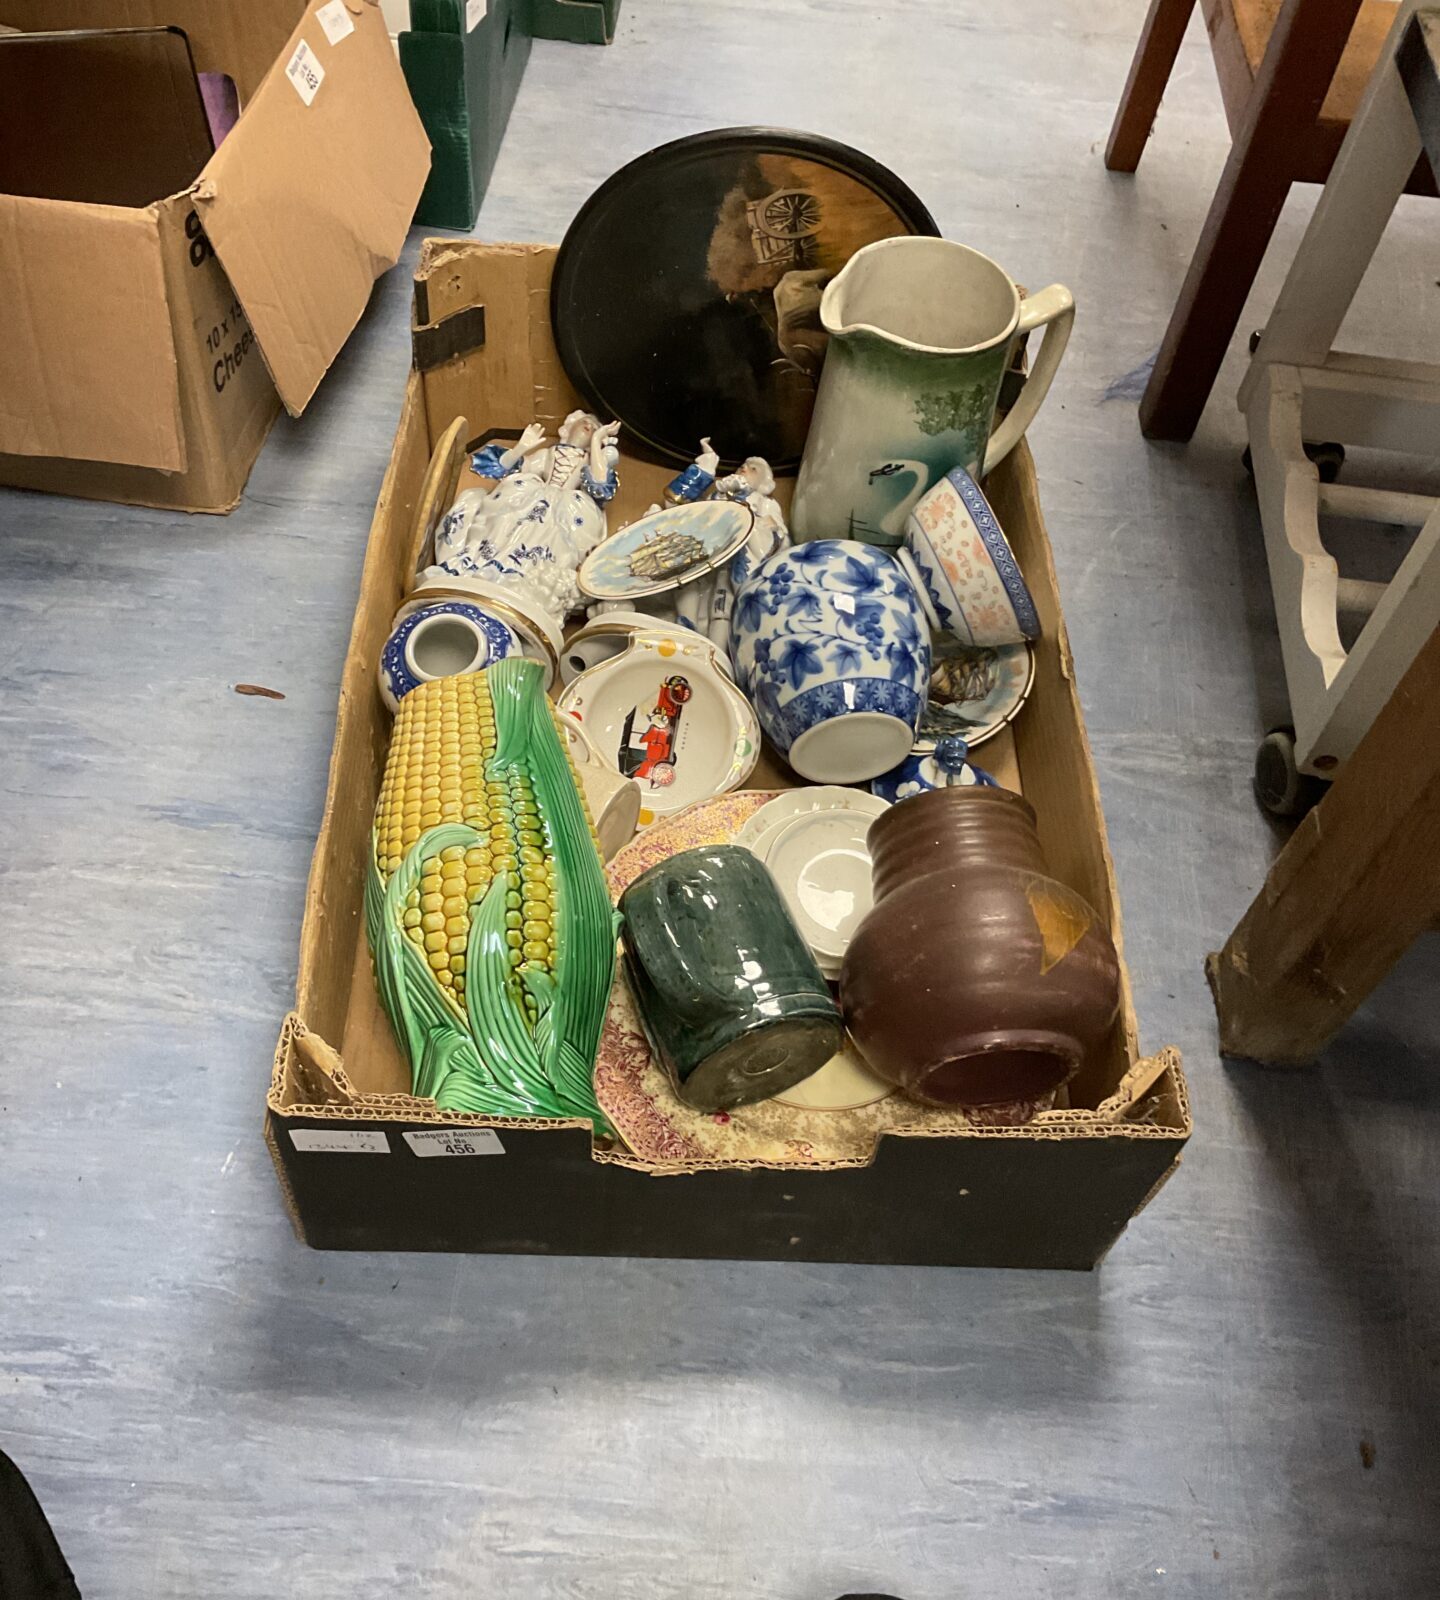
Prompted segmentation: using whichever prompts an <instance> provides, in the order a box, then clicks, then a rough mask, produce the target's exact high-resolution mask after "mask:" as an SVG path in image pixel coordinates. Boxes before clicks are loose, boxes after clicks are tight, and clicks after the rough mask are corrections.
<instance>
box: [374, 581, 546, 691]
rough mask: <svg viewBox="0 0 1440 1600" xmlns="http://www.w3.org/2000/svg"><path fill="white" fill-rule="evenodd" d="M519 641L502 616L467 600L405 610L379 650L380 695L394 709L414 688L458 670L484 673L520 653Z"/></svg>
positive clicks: (403, 608)
mask: <svg viewBox="0 0 1440 1600" xmlns="http://www.w3.org/2000/svg"><path fill="white" fill-rule="evenodd" d="M520 649H521V646H520V641H519V639H517V638H516V636H515V634H514V632H513V631H512V630H511V629H510V628H508V627H507V626H506V625H505V623H503V622H502V621H501V620H500V619H499V618H498V617H493V616H491V615H490V613H489V612H488V611H482V610H481V609H480V607H479V606H472V605H469V604H467V603H466V602H465V601H463V600H446V601H441V602H439V603H436V604H425V603H423V602H422V603H420V604H419V605H416V604H413V603H412V604H410V605H407V606H404V607H402V608H401V611H400V614H399V616H397V617H396V619H395V624H394V627H393V628H392V629H391V633H390V637H389V638H388V639H387V640H386V641H385V648H384V649H383V650H382V651H381V652H380V697H381V699H382V700H384V702H385V704H386V705H387V706H389V708H390V710H391V711H392V712H393V711H397V710H398V709H399V706H400V702H401V701H402V700H403V699H404V698H405V696H406V695H407V694H409V693H410V691H411V690H412V689H416V688H418V687H419V686H420V685H421V684H422V683H429V682H430V681H431V680H432V679H434V678H448V677H451V676H453V675H454V674H455V673H458V672H480V671H483V670H484V668H486V667H493V666H494V665H495V663H496V662H497V661H503V660H504V659H505V657H506V656H509V655H518V654H519V653H520Z"/></svg>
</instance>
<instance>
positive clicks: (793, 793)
mask: <svg viewBox="0 0 1440 1600" xmlns="http://www.w3.org/2000/svg"><path fill="white" fill-rule="evenodd" d="M889 809H890V802H889V801H888V800H882V799H880V798H879V796H878V795H873V794H871V793H870V792H869V790H867V789H851V788H849V787H847V786H846V785H844V784H839V783H825V784H806V785H805V786H804V787H803V788H799V789H787V790H785V792H784V793H783V794H778V795H776V796H775V798H774V799H773V800H767V801H766V803H765V804H764V805H763V806H761V807H760V809H759V810H758V811H757V812H756V813H755V814H754V816H752V817H751V818H750V819H749V821H747V822H746V823H745V825H744V827H742V828H740V829H739V830H738V831H737V833H736V834H735V838H734V841H733V842H734V843H735V844H738V845H742V846H744V848H745V849H747V850H750V851H753V852H754V854H755V855H757V856H759V857H760V859H761V860H762V861H763V860H764V859H765V852H764V850H763V849H760V848H759V843H760V838H761V835H762V834H766V833H769V832H771V831H772V830H774V831H778V829H779V828H780V827H782V826H783V825H784V824H785V823H787V822H789V821H790V820H791V818H792V817H798V816H800V815H802V814H803V813H804V812H807V811H863V812H864V813H865V815H866V816H867V817H878V816H879V815H880V813H881V812H882V811H888V810H889Z"/></svg>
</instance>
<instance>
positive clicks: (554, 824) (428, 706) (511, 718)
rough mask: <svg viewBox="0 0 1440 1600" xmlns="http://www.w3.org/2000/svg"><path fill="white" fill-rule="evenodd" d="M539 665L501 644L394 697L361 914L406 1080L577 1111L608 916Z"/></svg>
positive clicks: (509, 1108)
mask: <svg viewBox="0 0 1440 1600" xmlns="http://www.w3.org/2000/svg"><path fill="white" fill-rule="evenodd" d="M544 677H545V671H544V668H543V667H541V665H540V664H539V663H538V662H535V661H530V660H526V659H525V658H523V657H520V656H510V657H507V658H506V659H505V660H504V661H501V662H498V663H497V664H496V665H495V666H493V667H490V668H488V669H487V670H486V671H484V672H475V673H464V674H460V675H457V676H452V677H445V678H436V679H432V680H431V681H430V682H428V683H422V684H420V685H419V686H418V687H417V688H415V689H413V690H411V692H410V693H409V694H407V695H406V696H405V698H404V699H403V700H401V701H400V703H399V710H398V712H397V713H396V717H395V731H394V735H393V737H392V739H391V742H390V754H389V758H388V760H387V761H386V764H385V776H384V778H383V780H382V783H381V788H380V800H379V804H378V805H377V807H376V812H375V832H374V855H373V858H372V860H371V862H370V867H369V873H368V877H367V879H366V885H365V926H366V933H367V936H368V938H369V943H370V953H371V955H372V957H373V958H374V963H375V979H376V983H377V984H378V986H379V991H380V1000H381V1003H382V1005H383V1006H384V1009H385V1013H386V1015H387V1016H388V1017H389V1018H390V1022H391V1025H392V1026H393V1028H394V1029H395V1036H396V1038H397V1039H398V1040H399V1042H400V1045H401V1048H402V1049H403V1050H404V1051H405V1052H406V1054H407V1055H408V1057H409V1060H410V1067H411V1072H412V1075H413V1090H414V1093H415V1094H417V1095H419V1096H421V1097H423V1098H425V1099H431V1100H434V1102H435V1104H436V1105H437V1106H440V1107H441V1108H442V1109H445V1110H449V1111H473V1112H482V1113H491V1114H495V1115H501V1116H531V1117H535V1116H541V1117H588V1118H589V1119H591V1121H592V1122H593V1123H594V1125H595V1128H596V1131H597V1132H609V1127H608V1124H607V1123H606V1121H605V1119H604V1117H603V1115H602V1114H601V1112H600V1110H599V1107H598V1106H597V1104H596V1102H595V1091H594V1086H593V1082H592V1075H593V1070H594V1064H595V1053H596V1050H597V1048H598V1046H599V1042H600V1029H601V1025H602V1024H603V1022H604V1019H605V1010H606V1007H607V1005H608V1003H609V999H610V987H611V984H612V982H613V981H614V976H615V913H614V911H613V909H612V907H611V904H610V896H609V892H608V889H607V887H606V883H605V874H604V871H603V869H602V867H601V864H600V852H599V848H598V845H597V843H596V839H595V831H594V826H593V824H592V822H591V820H590V816H589V813H588V812H587V810H586V807H585V801H584V799H583V797H582V791H581V789H580V787H579V785H578V783H577V781H576V777H575V771H574V768H573V766H572V765H571V762H570V758H569V755H568V754H567V740H566V737H565V734H564V732H563V728H562V726H561V725H559V724H558V721H557V717H558V714H557V713H556V712H555V710H554V708H553V707H552V706H551V704H550V702H549V700H548V699H547V698H546V696H545V691H544Z"/></svg>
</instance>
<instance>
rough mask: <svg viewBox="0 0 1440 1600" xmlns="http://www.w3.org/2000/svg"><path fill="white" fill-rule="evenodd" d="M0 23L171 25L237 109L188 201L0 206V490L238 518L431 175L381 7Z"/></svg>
mask: <svg viewBox="0 0 1440 1600" xmlns="http://www.w3.org/2000/svg"><path fill="white" fill-rule="evenodd" d="M117 11H118V12H119V13H121V14H120V15H118V16H117ZM0 24H4V25H8V26H10V27H13V28H19V29H22V30H25V31H32V30H39V29H46V28H97V27H114V26H116V25H121V26H125V27H152V26H155V27H158V26H178V27H181V28H183V29H184V30H185V32H186V34H187V35H188V37H189V40H190V48H191V52H192V54H193V56H194V61H195V68H196V70H197V72H217V73H225V74H228V75H229V76H230V77H231V78H232V79H233V80H234V84H235V87H236V90H237V92H238V95H239V100H240V107H241V113H242V114H241V116H240V119H239V121H238V122H237V123H236V124H235V126H234V127H233V128H232V129H231V130H230V132H229V133H228V134H227V135H226V137H225V138H224V139H223V140H222V142H221V144H220V146H219V148H218V149H217V150H216V152H215V154H214V156H213V157H212V158H211V159H210V160H209V161H208V162H207V163H206V165H205V166H204V168H203V169H202V170H201V171H200V172H199V173H198V174H197V175H196V179H195V182H194V183H193V184H192V185H191V186H190V187H189V189H187V190H185V191H183V192H181V193H179V194H175V195H170V196H168V197H166V196H157V197H156V199H155V202H154V203H153V204H151V205H148V206H145V207H143V208H138V207H137V208H129V207H120V206H97V205H83V204H77V203H72V202H69V201H57V200H47V199H36V198H31V197H29V196H21V195H0V483H7V484H14V485H18V486H20V487H22V488H30V489H48V490H54V491H58V492H60V493H64V494H78V495H86V496H90V497H92V498H97V499H104V500H126V501H133V502H137V503H139V504H142V505H151V506H163V507H175V508H178V509H183V510H186V511H229V510H231V509H233V507H234V506H235V505H236V503H237V502H238V501H239V499H240V495H241V491H242V490H243V488H244V485H245V480H246V478H247V476H248V475H249V472H250V468H251V466H252V465H253V463H254V460H255V457H256V455H257V454H258V453H259V450H260V446H261V445H262V444H263V443H264V440H265V435H266V434H267V433H268V432H269V430H270V426H271V424H272V423H273V422H274V420H275V418H276V416H277V415H278V414H279V410H280V407H281V405H282V404H283V405H284V407H285V408H286V410H288V411H289V412H290V413H291V414H292V415H298V414H299V413H300V412H301V411H303V410H304V408H305V406H306V403H307V402H308V401H309V399H310V397H311V395H312V394H314V392H315V388H316V386H317V385H318V384H319V382H320V380H321V378H322V377H323V376H324V375H325V372H326V371H327V369H328V368H329V366H330V363H331V362H332V361H333V360H334V359H335V356H336V354H337V353H338V351H339V349H340V347H341V345H343V344H344V342H345V340H346V339H347V338H348V337H349V334H350V331H351V329H352V328H353V327H354V326H355V323H356V321H357V320H358V319H359V317H360V313H361V312H362V311H363V310H364V308H365V303H366V301H367V299H368V298H369V295H370V290H371V286H372V284H373V282H374V280H375V279H376V277H378V276H379V275H380V274H381V273H382V272H384V271H385V270H386V269H387V268H388V267H390V266H392V265H393V264H394V262H395V260H396V258H397V256H398V255H399V252H400V249H401V246H402V245H403V243H404V240H405V234H406V230H407V229H408V227H409V223H410V218H411V215H412V213H413V211H414V208H415V202H416V199H417V198H418V196H419V194H420V191H421V189H422V188H423V186H424V183H425V176H426V173H427V172H428V170H429V162H430V152H429V145H428V143H427V141H426V138H425V134H424V130H423V129H422V127H421V125H420V121H419V118H418V117H417V116H416V114H415V110H414V107H413V106H412V104H411V102H410V97H409V94H408V92H407V90H406V87H405V79H404V76H403V74H402V73H401V71H400V67H399V65H398V63H397V62H396V60H395V53H394V50H393V49H392V47H391V44H390V38H389V34H388V33H387V31H386V27H385V22H384V18H383V17H382V15H381V13H380V9H379V6H378V4H377V3H375V0H309V3H308V4H307V3H305V0H126V4H125V5H124V6H123V7H119V8H117V7H116V5H115V4H114V0H0Z"/></svg>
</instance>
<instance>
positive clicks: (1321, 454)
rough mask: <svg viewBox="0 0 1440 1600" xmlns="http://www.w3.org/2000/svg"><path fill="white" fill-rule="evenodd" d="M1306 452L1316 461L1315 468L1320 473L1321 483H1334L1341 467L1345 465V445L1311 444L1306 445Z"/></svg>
mask: <svg viewBox="0 0 1440 1600" xmlns="http://www.w3.org/2000/svg"><path fill="white" fill-rule="evenodd" d="M1305 454H1306V455H1307V456H1309V457H1310V459H1311V460H1312V461H1313V462H1314V463H1315V470H1316V472H1318V473H1319V474H1320V481H1321V483H1334V482H1335V480H1336V479H1337V478H1338V477H1339V476H1340V469H1341V467H1343V466H1344V465H1345V446H1344V445H1343V444H1334V443H1327V444H1310V443H1309V442H1308V441H1307V442H1306V445H1305Z"/></svg>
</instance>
